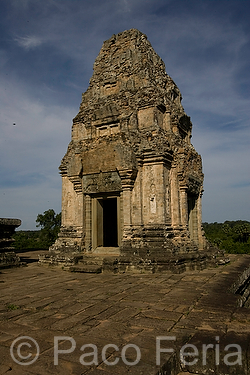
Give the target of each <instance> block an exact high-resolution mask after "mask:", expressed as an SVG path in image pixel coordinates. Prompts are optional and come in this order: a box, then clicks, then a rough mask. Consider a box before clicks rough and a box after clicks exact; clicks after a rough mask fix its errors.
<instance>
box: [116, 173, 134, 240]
mask: <svg viewBox="0 0 250 375" xmlns="http://www.w3.org/2000/svg"><path fill="white" fill-rule="evenodd" d="M119 175H120V178H121V182H122V193H121V198H122V214H123V225H122V228H123V241H124V240H125V241H126V240H130V238H131V226H132V209H131V202H132V189H133V186H134V181H135V178H136V175H137V170H131V169H125V170H121V171H119Z"/></svg>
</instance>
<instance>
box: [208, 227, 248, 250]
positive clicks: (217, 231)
mask: <svg viewBox="0 0 250 375" xmlns="http://www.w3.org/2000/svg"><path fill="white" fill-rule="evenodd" d="M203 229H204V232H205V235H206V238H207V239H208V241H209V242H211V243H212V244H214V245H215V246H217V247H219V248H220V249H223V250H225V251H226V252H227V253H231V254H250V222H249V221H244V220H237V221H225V222H224V223H216V222H215V223H203Z"/></svg>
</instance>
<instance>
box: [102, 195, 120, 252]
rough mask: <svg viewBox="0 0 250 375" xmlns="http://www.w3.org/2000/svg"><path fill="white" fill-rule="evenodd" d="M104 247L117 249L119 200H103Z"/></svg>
mask: <svg viewBox="0 0 250 375" xmlns="http://www.w3.org/2000/svg"><path fill="white" fill-rule="evenodd" d="M102 207H103V246H104V247H117V246H118V236H117V232H118V231H117V198H108V199H103V201H102Z"/></svg>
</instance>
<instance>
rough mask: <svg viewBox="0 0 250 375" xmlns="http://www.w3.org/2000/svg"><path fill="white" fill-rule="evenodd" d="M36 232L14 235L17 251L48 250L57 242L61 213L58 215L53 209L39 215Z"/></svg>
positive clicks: (18, 232) (23, 232)
mask: <svg viewBox="0 0 250 375" xmlns="http://www.w3.org/2000/svg"><path fill="white" fill-rule="evenodd" d="M36 223H37V225H36V226H37V227H41V229H40V230H36V231H17V232H16V233H15V235H14V238H15V242H14V246H15V248H16V249H20V250H22V249H48V248H49V247H50V246H51V245H52V244H53V243H54V242H55V240H56V238H57V236H58V233H59V230H60V226H61V213H59V214H56V213H55V211H54V210H53V209H49V210H47V211H44V213H43V214H38V215H37V218H36Z"/></svg>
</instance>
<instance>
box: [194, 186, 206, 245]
mask: <svg viewBox="0 0 250 375" xmlns="http://www.w3.org/2000/svg"><path fill="white" fill-rule="evenodd" d="M202 193H203V190H202V191H201V193H200V194H199V196H198V198H197V202H196V205H197V225H198V233H197V235H198V246H199V250H203V249H204V248H205V242H206V240H205V237H204V234H203V230H202Z"/></svg>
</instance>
